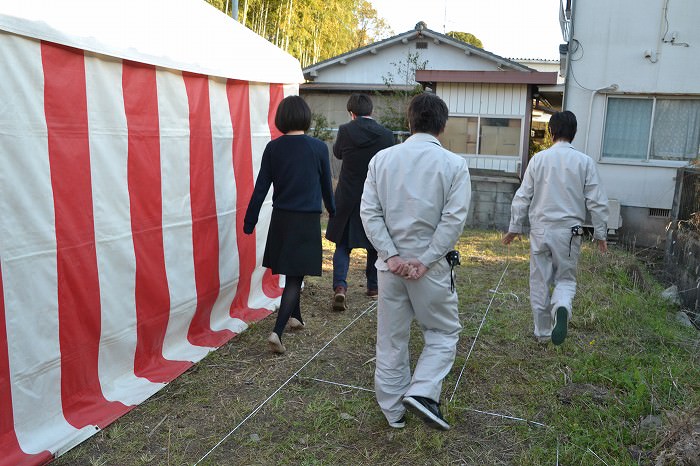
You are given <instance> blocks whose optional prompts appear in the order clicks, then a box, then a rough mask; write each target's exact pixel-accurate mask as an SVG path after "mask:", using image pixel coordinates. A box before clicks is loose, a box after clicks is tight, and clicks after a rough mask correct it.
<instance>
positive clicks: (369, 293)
mask: <svg viewBox="0 0 700 466" xmlns="http://www.w3.org/2000/svg"><path fill="white" fill-rule="evenodd" d="M367 296H369V297H370V298H372V299H377V296H379V291H377V290H370V289H367Z"/></svg>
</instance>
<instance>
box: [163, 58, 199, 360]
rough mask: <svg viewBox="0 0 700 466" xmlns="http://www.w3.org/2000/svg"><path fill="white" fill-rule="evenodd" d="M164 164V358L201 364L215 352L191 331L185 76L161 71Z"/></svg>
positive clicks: (192, 302) (193, 297)
mask: <svg viewBox="0 0 700 466" xmlns="http://www.w3.org/2000/svg"><path fill="white" fill-rule="evenodd" d="M156 83H157V86H158V119H159V126H160V165H161V182H162V188H161V189H162V192H163V247H164V250H165V270H166V274H167V276H168V288H169V291H170V319H169V321H168V329H167V330H166V334H165V340H164V342H163V356H164V357H165V358H166V359H171V360H175V361H199V360H200V359H202V358H203V357H204V356H206V355H207V354H208V353H209V351H210V350H211V349H210V348H203V347H200V346H194V345H192V344H190V343H189V341H188V340H187V331H188V329H189V327H190V322H191V321H192V317H193V316H194V312H195V310H196V304H197V287H196V284H195V276H194V252H193V245H192V208H191V205H190V157H189V154H190V134H189V130H188V129H187V128H189V126H190V121H189V106H188V101H187V92H186V91H185V83H184V81H183V79H182V74H181V73H178V72H174V71H170V70H166V69H160V68H159V69H158V70H157V71H156Z"/></svg>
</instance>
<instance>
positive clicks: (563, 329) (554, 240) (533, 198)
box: [503, 111, 608, 345]
mask: <svg viewBox="0 0 700 466" xmlns="http://www.w3.org/2000/svg"><path fill="white" fill-rule="evenodd" d="M549 131H550V133H551V134H552V139H553V140H554V145H553V146H552V147H550V148H549V149H547V150H543V151H542V152H539V153H537V154H535V156H534V157H533V158H532V160H531V161H530V164H529V165H528V166H527V170H525V176H524V177H523V182H522V184H521V185H520V188H519V189H518V191H517V192H516V193H515V197H514V198H513V203H512V206H511V217H510V227H509V228H508V233H507V234H506V235H505V236H504V237H503V243H505V244H510V242H511V241H513V239H514V238H515V237H516V236H518V234H520V233H522V232H523V226H524V225H525V220H526V219H527V218H528V217H529V219H530V305H531V307H532V316H533V319H534V322H535V337H536V338H537V340H538V341H540V342H546V341H548V340H549V339H550V338H551V340H552V343H554V344H555V345H560V344H562V343H563V342H564V339H565V338H566V334H567V324H568V321H569V320H571V315H572V314H571V303H572V301H573V299H574V295H575V294H576V266H577V264H578V256H579V252H580V250H581V240H582V236H581V235H582V234H583V227H582V226H581V225H583V223H584V220H585V218H586V211H587V210H588V211H589V212H590V213H591V220H592V222H593V229H594V233H593V237H594V239H596V240H597V241H598V248H599V249H600V251H601V252H603V253H604V252H606V251H607V250H608V246H607V242H606V237H607V232H608V227H607V224H608V198H607V196H606V195H605V192H604V191H603V187H602V186H601V185H600V179H599V178H598V170H597V169H596V164H595V161H594V160H593V159H592V158H590V157H589V156H587V155H586V154H584V153H582V152H579V151H577V150H576V149H574V147H573V146H572V145H571V141H573V140H574V136H575V135H576V116H575V115H574V114H573V113H571V112H569V111H565V112H558V113H555V114H554V115H552V117H551V119H550V120H549ZM552 287H553V288H554V289H553V290H552V291H550V288H552Z"/></svg>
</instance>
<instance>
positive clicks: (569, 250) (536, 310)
mask: <svg viewBox="0 0 700 466" xmlns="http://www.w3.org/2000/svg"><path fill="white" fill-rule="evenodd" d="M581 241H582V237H581V236H574V237H573V238H572V236H571V228H561V227H557V228H542V227H539V226H537V227H532V228H531V229H530V305H531V307H532V317H533V320H534V323H535V336H536V337H550V336H551V335H552V326H553V317H552V316H553V314H554V311H555V310H556V308H558V307H560V306H564V307H565V308H566V310H567V311H568V314H569V320H571V316H572V314H571V303H572V301H573V300H574V296H575V295H576V267H577V265H578V257H579V254H580V252H581Z"/></svg>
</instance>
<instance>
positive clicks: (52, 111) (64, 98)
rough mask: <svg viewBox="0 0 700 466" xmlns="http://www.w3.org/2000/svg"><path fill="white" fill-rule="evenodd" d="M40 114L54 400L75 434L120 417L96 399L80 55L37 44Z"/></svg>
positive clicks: (95, 283) (96, 285)
mask: <svg viewBox="0 0 700 466" xmlns="http://www.w3.org/2000/svg"><path fill="white" fill-rule="evenodd" d="M41 57H42V63H43V67H44V112H45V114H46V126H47V129H48V147H49V165H50V168H51V187H52V189H53V197H54V214H55V222H56V249H57V251H56V260H57V272H58V320H59V328H58V337H59V344H60V348H61V401H62V404H63V414H64V416H65V418H66V420H67V421H68V422H69V423H70V424H71V425H73V426H74V427H76V428H82V427H84V426H87V425H92V424H97V425H99V426H100V427H102V426H105V425H107V424H109V423H110V422H112V421H113V420H114V419H116V418H118V417H119V416H121V415H122V414H124V413H125V412H127V411H128V408H127V407H126V406H125V405H123V404H121V403H118V402H109V401H107V400H106V399H105V398H104V396H103V395H102V390H101V387H100V380H99V375H98V369H97V365H98V352H99V344H100V328H101V321H100V282H99V279H98V271H97V254H96V251H95V226H94V219H93V211H92V189H91V176H90V146H89V140H88V119H87V96H86V85H85V63H84V61H85V60H84V56H83V52H82V51H81V50H76V49H73V48H69V47H64V46H60V45H56V44H52V43H49V42H42V43H41Z"/></svg>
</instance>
